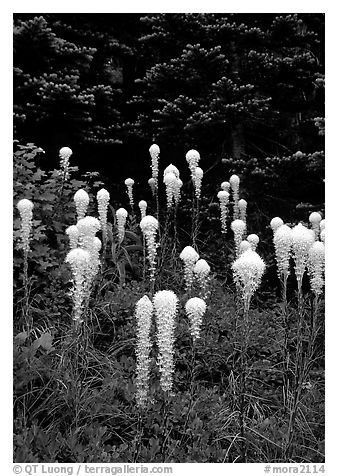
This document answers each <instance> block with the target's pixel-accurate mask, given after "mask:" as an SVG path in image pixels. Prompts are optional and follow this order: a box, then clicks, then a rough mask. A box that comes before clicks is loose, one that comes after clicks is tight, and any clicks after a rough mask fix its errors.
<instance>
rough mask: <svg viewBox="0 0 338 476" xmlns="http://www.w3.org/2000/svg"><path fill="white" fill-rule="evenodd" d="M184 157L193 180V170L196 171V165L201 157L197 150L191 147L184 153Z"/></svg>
mask: <svg viewBox="0 0 338 476" xmlns="http://www.w3.org/2000/svg"><path fill="white" fill-rule="evenodd" d="M185 158H186V160H187V162H188V166H189V169H190V172H191V178H192V181H193V182H195V172H196V167H198V163H199V161H200V158H201V157H200V154H199V152H197V150H194V149H191V150H189V151H188V152H187V153H186V156H185Z"/></svg>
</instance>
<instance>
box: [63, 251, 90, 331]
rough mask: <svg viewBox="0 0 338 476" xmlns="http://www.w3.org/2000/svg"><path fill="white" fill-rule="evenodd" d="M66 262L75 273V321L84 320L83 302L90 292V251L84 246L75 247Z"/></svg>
mask: <svg viewBox="0 0 338 476" xmlns="http://www.w3.org/2000/svg"><path fill="white" fill-rule="evenodd" d="M65 261H66V263H69V264H70V267H71V270H72V275H73V289H72V291H71V294H72V298H73V303H74V317H73V319H74V321H75V322H76V323H81V322H83V319H82V313H83V303H84V300H85V298H86V297H87V292H88V282H87V280H88V270H89V265H90V253H89V251H87V250H85V249H83V248H74V249H73V250H71V251H70V252H69V253H68V254H67V257H66V260H65Z"/></svg>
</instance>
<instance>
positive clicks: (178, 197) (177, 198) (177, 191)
mask: <svg viewBox="0 0 338 476" xmlns="http://www.w3.org/2000/svg"><path fill="white" fill-rule="evenodd" d="M182 185H183V182H182V180H181V179H180V178H177V179H176V182H175V187H174V202H175V204H176V205H177V204H178V203H179V202H180V200H181V188H182Z"/></svg>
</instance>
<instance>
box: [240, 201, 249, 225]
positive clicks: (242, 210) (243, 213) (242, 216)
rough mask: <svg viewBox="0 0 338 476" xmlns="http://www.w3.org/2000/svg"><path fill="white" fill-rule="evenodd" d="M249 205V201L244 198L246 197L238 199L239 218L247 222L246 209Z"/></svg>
mask: <svg viewBox="0 0 338 476" xmlns="http://www.w3.org/2000/svg"><path fill="white" fill-rule="evenodd" d="M247 206H248V202H247V201H246V200H244V198H241V199H240V200H238V209H239V218H240V219H241V220H243V221H244V223H246V209H247Z"/></svg>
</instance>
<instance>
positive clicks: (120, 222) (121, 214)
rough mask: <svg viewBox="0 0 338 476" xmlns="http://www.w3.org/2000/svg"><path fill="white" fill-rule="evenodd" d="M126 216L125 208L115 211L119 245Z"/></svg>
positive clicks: (123, 233) (122, 237) (122, 238)
mask: <svg viewBox="0 0 338 476" xmlns="http://www.w3.org/2000/svg"><path fill="white" fill-rule="evenodd" d="M127 216H128V212H127V210H126V209H125V208H119V209H118V210H116V221H117V234H118V241H119V243H122V241H123V240H124V235H125V227H126V221H127Z"/></svg>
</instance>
